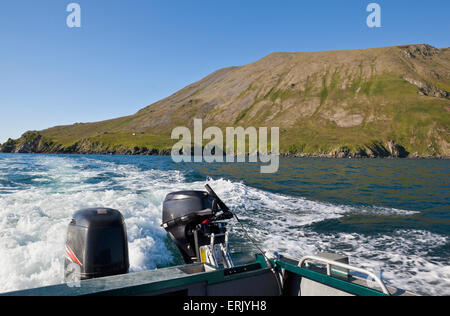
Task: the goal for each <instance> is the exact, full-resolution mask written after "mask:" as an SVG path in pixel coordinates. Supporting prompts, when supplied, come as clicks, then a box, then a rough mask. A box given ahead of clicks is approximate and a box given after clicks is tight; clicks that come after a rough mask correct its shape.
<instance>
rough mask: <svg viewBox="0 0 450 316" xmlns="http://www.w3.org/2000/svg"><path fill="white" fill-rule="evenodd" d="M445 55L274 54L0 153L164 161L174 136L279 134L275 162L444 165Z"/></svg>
mask: <svg viewBox="0 0 450 316" xmlns="http://www.w3.org/2000/svg"><path fill="white" fill-rule="evenodd" d="M449 91H450V48H444V49H437V48H434V47H431V46H429V45H407V46H397V47H385V48H374V49H365V50H350V51H331V52H317V53H275V54H271V55H269V56H267V57H265V58H263V59H261V60H259V61H257V62H255V63H252V64H249V65H245V66H242V67H231V68H226V69H222V70H219V71H216V72H214V73H213V74H211V75H209V76H207V77H206V78H204V79H202V80H200V81H198V82H196V83H194V84H192V85H190V86H188V87H186V88H184V89H182V90H180V91H179V92H177V93H175V94H173V95H172V96H169V97H168V98H166V99H163V100H161V101H158V102H156V103H154V104H152V105H150V106H148V107H146V108H144V109H142V110H140V111H139V112H138V113H136V114H133V115H130V116H127V117H122V118H117V119H114V120H109V121H104V122H98V123H86V124H75V125H71V126H58V127H53V128H50V129H47V130H43V131H39V132H28V133H26V134H24V135H23V136H22V137H21V138H20V139H19V140H9V141H8V142H7V143H5V144H3V145H2V146H1V147H0V150H1V151H4V152H51V153H105V154H106V153H115V154H158V153H167V152H168V151H169V150H170V148H171V146H172V144H173V141H172V140H170V134H171V131H172V129H173V128H174V127H176V126H187V127H192V126H193V120H194V118H202V119H203V121H204V128H206V127H208V126H218V127H222V128H225V127H227V126H243V127H247V126H255V127H261V126H266V127H272V126H274V127H275V126H276V127H280V138H281V139H280V146H281V152H283V153H290V154H299V155H302V154H304V155H307V154H316V155H317V154H323V155H329V156H339V157H342V156H347V155H353V156H401V157H403V156H445V157H449V156H450V146H449V142H450V138H449V127H450V113H449V112H450V93H449Z"/></svg>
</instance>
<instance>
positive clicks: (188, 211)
mask: <svg viewBox="0 0 450 316" xmlns="http://www.w3.org/2000/svg"><path fill="white" fill-rule="evenodd" d="M207 189H210V187H209V186H207ZM162 216H163V225H162V226H163V227H164V229H165V230H166V231H167V232H168V234H169V236H170V238H171V239H172V240H173V241H174V242H175V244H176V245H177V246H178V249H179V250H180V252H181V254H182V256H183V259H184V261H185V262H186V264H192V263H195V262H201V258H200V253H199V251H200V250H199V249H200V248H201V247H202V246H206V245H210V242H211V236H216V237H215V238H214V243H216V244H223V243H225V236H226V234H225V233H226V223H222V222H219V221H221V220H226V219H231V218H232V217H233V213H231V212H230V211H229V209H228V208H227V207H226V206H224V204H223V202H222V201H220V199H219V198H218V197H217V195H215V193H214V191H212V189H211V192H202V191H182V192H175V193H171V194H169V195H167V197H166V199H165V201H164V204H163V215H162Z"/></svg>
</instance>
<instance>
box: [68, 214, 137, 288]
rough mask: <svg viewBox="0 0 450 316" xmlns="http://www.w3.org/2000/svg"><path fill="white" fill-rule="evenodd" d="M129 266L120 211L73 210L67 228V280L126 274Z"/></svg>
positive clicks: (125, 236) (126, 243) (124, 229)
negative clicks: (73, 212) (75, 211)
mask: <svg viewBox="0 0 450 316" xmlns="http://www.w3.org/2000/svg"><path fill="white" fill-rule="evenodd" d="M129 266H130V264H129V258H128V241H127V231H126V227H125V222H124V219H123V216H122V214H121V213H120V212H119V211H116V210H112V209H87V210H81V211H78V212H77V213H75V215H74V216H73V219H72V221H71V223H70V225H69V229H68V231H67V241H66V256H65V263H64V279H65V281H66V282H71V281H74V280H86V279H93V278H100V277H106V276H112V275H118V274H125V273H128V271H129Z"/></svg>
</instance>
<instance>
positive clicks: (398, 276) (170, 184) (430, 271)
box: [0, 155, 450, 295]
mask: <svg viewBox="0 0 450 316" xmlns="http://www.w3.org/2000/svg"><path fill="white" fill-rule="evenodd" d="M205 180H206V179H205ZM205 183H206V182H204V181H197V182H192V181H189V179H188V176H187V175H186V174H185V173H184V172H182V171H179V170H170V169H167V170H161V169H156V168H155V169H151V168H146V169H145V170H144V169H142V168H140V167H138V166H136V165H134V164H118V163H114V162H109V161H103V160H99V159H95V158H86V157H74V156H67V157H63V156H45V155H42V156H41V155H38V156H22V155H19V156H13V155H4V156H1V157H0V280H1V281H0V292H8V291H14V290H21V289H27V288H35V287H40V286H45V285H51V284H59V283H62V282H63V271H62V269H63V262H64V242H65V235H66V230H67V226H68V223H69V222H70V219H71V216H72V214H73V213H74V212H75V211H77V210H79V209H83V208H90V207H110V208H114V209H118V210H120V211H121V212H122V214H123V215H124V217H125V220H126V225H127V230H128V240H129V250H130V265H131V271H132V272H137V271H144V270H149V269H155V268H157V267H159V266H169V265H171V264H173V263H174V253H172V251H171V250H169V249H168V248H167V235H166V233H165V231H164V230H163V229H162V228H161V227H160V224H161V212H162V202H163V200H164V198H165V196H166V195H167V194H168V193H170V192H173V191H179V190H203V188H204V184H205ZM209 183H210V184H211V186H212V187H213V188H214V189H215V190H216V192H217V193H218V194H219V196H221V197H223V200H224V201H225V202H226V203H227V204H228V205H229V206H230V207H231V208H233V209H234V210H235V211H236V212H237V213H238V214H239V215H240V217H241V218H242V220H243V221H244V222H245V223H246V225H247V226H248V229H249V232H250V233H251V235H252V236H253V237H254V238H255V239H256V240H257V241H258V242H259V243H260V245H261V246H262V247H263V248H265V249H267V250H270V251H278V252H280V253H283V254H285V255H287V256H292V257H301V256H303V255H307V254H314V253H317V252H320V251H334V252H339V253H342V254H346V255H348V256H350V257H351V263H352V264H355V265H361V266H363V267H366V268H368V269H371V270H372V271H374V272H379V271H382V273H383V277H384V278H385V279H387V281H388V282H389V283H390V284H393V285H395V286H399V287H402V288H405V289H407V290H412V291H417V292H420V293H423V294H436V295H449V294H450V267H449V262H448V258H447V260H445V258H444V259H443V258H435V257H433V256H432V255H430V250H432V249H433V248H437V247H442V246H444V245H446V244H447V243H448V238H447V237H446V236H442V235H439V234H433V233H430V232H427V231H425V230H402V229H399V230H396V231H395V232H393V233H389V234H379V235H366V234H357V233H345V232H338V233H336V232H333V233H326V232H325V233H324V232H316V231H314V230H313V229H312V228H311V225H312V224H314V223H321V222H323V221H326V220H332V219H339V218H342V217H345V216H347V215H349V214H372V213H374V214H380V213H381V214H383V216H396V217H399V216H400V217H401V216H409V215H413V214H414V213H415V212H412V211H407V210H399V209H393V208H392V209H391V208H380V207H351V206H344V205H335V204H331V203H322V202H315V201H310V200H307V199H304V198H298V197H291V196H286V195H281V194H275V193H269V192H266V191H263V190H259V189H256V188H252V187H250V186H246V185H245V184H243V183H240V182H233V181H229V180H224V179H217V180H210V181H209ZM231 232H232V234H234V236H235V237H234V238H233V239H232V241H233V242H234V245H233V247H232V248H233V249H234V250H235V251H242V250H243V249H244V250H251V245H250V244H249V243H248V242H247V241H245V238H244V234H243V232H242V231H241V230H240V228H239V227H238V225H236V224H233V225H232V226H231ZM252 251H254V250H252Z"/></svg>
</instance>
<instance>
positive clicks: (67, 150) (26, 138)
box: [0, 132, 450, 159]
mask: <svg viewBox="0 0 450 316" xmlns="http://www.w3.org/2000/svg"><path fill="white" fill-rule="evenodd" d="M0 153H18V154H78V155H127V156H170V155H171V149H154V148H153V149H152V148H147V147H137V146H136V147H134V148H126V147H124V146H121V145H117V146H114V147H112V148H109V147H106V148H105V146H103V145H102V144H99V143H92V142H89V141H88V140H81V141H80V142H77V143H75V144H73V145H71V146H69V147H63V146H62V145H60V144H55V143H53V142H51V141H48V140H45V139H44V138H43V137H42V135H40V134H39V133H36V132H28V133H25V134H24V135H23V136H22V137H21V138H20V139H19V140H12V139H9V140H8V141H7V142H6V143H4V144H3V145H0ZM280 156H281V157H285V158H328V159H333V158H334V159H345V158H347V159H349V158H353V159H376V158H408V159H449V158H450V157H449V156H441V155H419V154H418V153H414V154H410V153H408V152H407V151H406V150H405V148H404V147H403V146H401V145H398V144H396V143H395V142H394V141H388V142H384V143H383V142H373V143H371V144H369V145H365V146H364V147H361V148H360V149H359V150H358V151H357V152H352V151H351V150H350V149H349V148H347V147H345V146H344V147H342V148H340V149H338V150H334V151H332V152H330V153H293V152H284V153H281V154H280Z"/></svg>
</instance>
